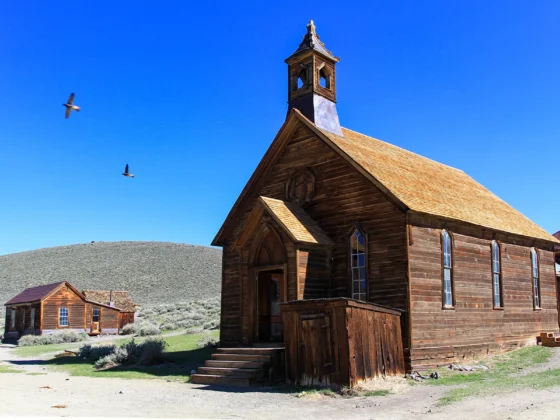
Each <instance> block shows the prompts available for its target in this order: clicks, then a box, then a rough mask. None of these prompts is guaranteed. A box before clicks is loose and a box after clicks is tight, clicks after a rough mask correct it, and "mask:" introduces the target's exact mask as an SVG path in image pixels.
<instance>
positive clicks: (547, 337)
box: [541, 332, 560, 347]
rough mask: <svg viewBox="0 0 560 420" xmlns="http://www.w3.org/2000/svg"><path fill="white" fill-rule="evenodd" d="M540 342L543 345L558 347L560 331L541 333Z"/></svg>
mask: <svg viewBox="0 0 560 420" xmlns="http://www.w3.org/2000/svg"><path fill="white" fill-rule="evenodd" d="M541 343H542V345H543V346H545V347H560V332H545V333H541Z"/></svg>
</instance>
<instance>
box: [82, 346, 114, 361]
mask: <svg viewBox="0 0 560 420" xmlns="http://www.w3.org/2000/svg"><path fill="white" fill-rule="evenodd" d="M114 351H115V346H114V345H113V344H97V345H91V344H84V345H83V346H82V347H80V349H79V350H78V356H79V357H81V358H82V359H86V360H89V361H90V362H97V361H98V360H99V359H102V358H104V357H106V356H109V355H110V354H111V353H113V352H114Z"/></svg>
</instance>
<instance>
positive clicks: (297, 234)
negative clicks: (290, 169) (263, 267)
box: [259, 196, 333, 245]
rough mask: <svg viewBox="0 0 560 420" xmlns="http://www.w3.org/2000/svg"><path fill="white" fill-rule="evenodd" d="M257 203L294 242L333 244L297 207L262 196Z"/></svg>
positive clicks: (293, 204)
mask: <svg viewBox="0 0 560 420" xmlns="http://www.w3.org/2000/svg"><path fill="white" fill-rule="evenodd" d="M259 201H260V203H261V204H262V205H263V206H264V208H265V209H266V210H267V212H268V213H269V214H270V215H271V216H272V217H273V218H274V219H275V221H276V222H277V223H278V224H279V225H280V226H281V227H282V228H283V229H284V230H285V231H286V233H288V234H289V235H290V236H291V237H292V239H293V240H294V241H296V242H302V243H308V244H314V245H332V244H333V242H332V240H331V239H330V238H329V237H328V235H327V234H326V233H325V232H324V231H323V229H321V228H320V227H319V225H318V224H317V223H316V222H315V221H314V220H313V219H312V218H311V216H309V214H307V213H306V212H305V210H304V209H302V208H301V207H300V206H299V205H297V204H295V203H290V202H287V201H282V200H277V199H275V198H270V197H263V196H260V197H259Z"/></svg>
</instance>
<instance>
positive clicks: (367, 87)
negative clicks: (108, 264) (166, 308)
mask: <svg viewBox="0 0 560 420" xmlns="http://www.w3.org/2000/svg"><path fill="white" fill-rule="evenodd" d="M309 19H313V20H314V21H315V24H316V25H317V32H318V34H319V35H320V36H321V39H322V40H323V41H324V42H325V43H326V46H327V48H329V49H330V50H331V51H333V53H334V54H335V55H337V56H338V57H340V58H341V61H340V63H339V64H338V66H337V69H338V70H337V78H338V80H337V82H338V86H337V88H338V113H339V116H340V121H341V124H342V125H343V126H345V127H348V128H351V129H353V130H356V131H360V132H363V133H365V134H368V135H371V136H373V137H376V138H379V139H382V140H385V141H388V142H390V143H393V144H396V145H398V146H401V147H404V148H406V149H409V150H412V151H414V152H417V153H420V154H422V155H424V156H427V157H430V158H432V159H435V160H438V161H440V162H443V163H445V164H448V165H451V166H455V167H458V168H460V169H462V170H464V171H465V172H467V173H468V174H469V175H471V176H472V177H474V178H475V179H476V180H477V181H479V182H480V183H482V184H483V185H485V186H486V187H487V188H489V189H490V190H491V191H493V192H494V193H496V194H497V195H498V196H500V197H501V198H502V199H504V200H505V201H507V202H508V203H510V204H511V205H513V206H514V207H516V208H517V209H518V210H520V211H521V212H522V213H524V214H525V215H526V216H528V217H529V218H531V219H532V220H534V221H535V222H537V223H538V224H540V225H541V226H542V227H543V228H545V229H546V230H548V231H550V232H555V231H557V230H559V229H560V217H559V216H558V215H559V212H560V194H559V193H558V189H557V188H558V179H559V171H560V166H559V162H560V159H559V149H560V143H559V139H560V3H559V2H557V1H555V0H554V1H553V0H548V1H547V0H544V1H539V2H522V1H513V2H512V1H510V0H503V1H492V2H489V1H486V0H484V1H468V2H467V1H449V0H441V1H436V0H433V1H412V0H411V1H367V2H353V1H345V2H341V1H337V2H335V1H327V0H323V1H321V2H308V1H302V2H294V1H289V2H288V1H286V2H281V1H266V2H264V1H259V2H253V3H250V2H231V1H227V2H226V1H215V2H212V1H201V2H186V1H185V2H183V1H174V2H173V1H166V0H160V1H157V2H155V1H153V2H142V1H135V2H132V1H119V2H109V1H98V2H93V1H90V2H79V1H74V2H72V1H70V2H68V1H65V2H45V1H38V0H35V1H26V2H16V1H11V2H2V4H1V5H0V147H1V149H0V150H1V152H0V197H1V201H0V203H1V205H0V238H1V239H0V254H6V253H12V252H19V251H24V250H30V249H35V248H42V247H49V246H56V245H66V244H74V243H85V242H90V241H93V240H95V241H120V240H157V241H172V242H183V243H192V244H201V245H208V244H209V243H210V242H211V240H212V238H213V237H214V235H215V233H216V232H217V231H218V229H219V227H220V225H221V223H222V222H223V220H224V218H225V216H226V215H227V213H228V211H229V210H230V208H231V206H232V205H233V203H234V201H235V199H236V198H237V196H238V194H239V193H240V192H241V189H242V188H243V186H244V184H245V183H246V181H247V180H248V179H249V177H250V175H251V173H252V171H253V170H254V169H255V167H256V166H257V164H258V162H259V160H260V158H261V157H262V155H263V154H264V152H265V150H266V148H267V147H268V146H269V144H270V142H271V141H272V139H273V138H274V135H275V134H276V132H277V131H278V129H279V128H280V126H281V124H282V122H283V120H284V118H285V115H286V109H287V104H286V101H287V91H286V89H287V81H286V74H287V69H286V64H285V63H284V59H285V58H286V57H288V56H289V55H290V54H291V53H292V52H293V51H295V49H296V48H297V46H298V44H299V42H300V41H301V39H302V37H303V35H304V33H305V25H306V23H307V22H308V20H309ZM71 92H75V94H76V98H75V103H76V104H77V105H79V106H81V107H82V111H81V112H80V113H73V114H72V116H71V117H70V119H68V120H65V119H64V108H63V107H62V103H63V102H65V101H66V99H67V98H68V95H69V94H70V93H71ZM126 163H129V164H130V170H131V172H133V173H135V174H136V178H135V179H128V178H125V177H123V176H122V175H121V172H122V171H123V169H124V166H125V164H126ZM555 186H556V190H555V189H554V187H555Z"/></svg>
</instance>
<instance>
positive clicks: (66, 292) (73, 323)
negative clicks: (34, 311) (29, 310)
mask: <svg viewBox="0 0 560 420" xmlns="http://www.w3.org/2000/svg"><path fill="white" fill-rule="evenodd" d="M61 307H62V308H68V327H59V325H58V316H59V308H61ZM85 328H86V303H85V302H84V301H83V300H82V299H81V298H80V297H79V296H78V295H76V293H74V291H73V290H72V289H70V288H68V287H67V286H62V287H61V288H60V289H59V290H57V291H56V292H55V293H53V294H52V295H51V296H49V297H48V298H47V299H45V300H44V301H43V331H45V330H56V329H82V330H85Z"/></svg>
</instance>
